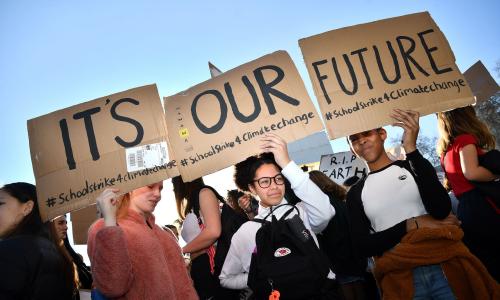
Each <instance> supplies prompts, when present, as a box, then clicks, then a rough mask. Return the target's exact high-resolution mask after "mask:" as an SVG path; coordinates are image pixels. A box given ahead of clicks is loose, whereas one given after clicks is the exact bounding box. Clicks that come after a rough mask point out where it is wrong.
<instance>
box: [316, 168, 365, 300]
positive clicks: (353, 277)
mask: <svg viewBox="0 0 500 300" xmlns="http://www.w3.org/2000/svg"><path fill="white" fill-rule="evenodd" d="M309 178H310V179H311V180H312V182H314V183H315V184H316V185H317V186H318V187H319V188H320V189H321V190H322V191H323V192H324V193H325V194H327V195H328V197H329V198H330V204H331V205H332V206H333V207H334V208H335V216H334V217H333V218H332V219H331V220H330V222H329V223H328V226H327V227H326V228H325V230H323V231H322V232H321V233H320V234H318V241H319V244H320V249H321V250H323V251H324V252H325V253H326V254H327V256H328V258H329V259H330V262H331V264H332V267H333V270H332V271H333V272H335V274H336V275H337V277H336V279H337V282H338V283H339V287H340V292H341V294H342V295H343V297H344V299H345V300H357V299H359V300H363V299H372V298H373V297H370V298H368V297H367V295H366V288H365V284H364V281H365V279H364V276H365V270H366V266H367V261H366V258H359V257H356V256H355V255H354V251H353V247H352V240H351V234H350V230H349V217H348V214H347V207H346V204H345V197H346V190H345V188H344V187H342V186H340V185H338V184H336V183H335V182H334V181H332V180H331V179H330V178H329V177H328V176H326V175H325V173H323V172H321V171H316V170H313V171H310V172H309Z"/></svg>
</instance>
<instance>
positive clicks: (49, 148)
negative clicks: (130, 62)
mask: <svg viewBox="0 0 500 300" xmlns="http://www.w3.org/2000/svg"><path fill="white" fill-rule="evenodd" d="M28 134H29V141H30V151H31V162H32V164H33V170H34V174H35V179H36V187H37V194H38V202H39V207H40V213H41V215H42V218H43V219H44V220H48V219H51V218H54V217H56V216H58V215H62V214H65V213H67V212H69V211H72V210H76V209H79V208H82V207H85V206H87V205H89V204H92V203H94V202H95V199H96V197H97V196H98V195H99V194H100V193H101V192H102V191H103V190H104V189H105V188H108V187H110V188H118V189H120V193H122V194H123V193H126V192H128V191H130V190H132V189H135V188H138V187H141V186H144V185H148V184H151V183H154V182H158V181H162V180H164V179H166V178H169V177H170V176H171V174H170V172H172V173H175V172H176V168H175V167H174V165H173V163H169V157H168V151H167V142H166V125H165V119H164V115H163V109H162V107H161V101H160V97H159V95H158V91H157V89H156V85H149V86H144V87H140V88H135V89H131V90H128V91H125V92H121V93H117V94H114V95H110V96H106V97H102V98H99V99H96V100H92V101H89V102H86V103H82V104H79V105H75V106H72V107H69V108H66V109H63V110H59V111H56V112H53V113H50V114H48V115H44V116H41V117H38V118H35V119H31V120H29V121H28ZM169 170H171V171H169Z"/></svg>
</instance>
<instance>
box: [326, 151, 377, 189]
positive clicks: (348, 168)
mask: <svg viewBox="0 0 500 300" xmlns="http://www.w3.org/2000/svg"><path fill="white" fill-rule="evenodd" d="M319 170H320V171H321V172H323V173H325V175H326V176H328V177H330V179H331V180H333V181H335V182H336V183H337V184H343V183H344V181H346V179H348V178H349V177H352V176H358V177H359V178H361V177H363V175H366V174H367V173H368V167H367V165H366V163H365V162H364V161H363V160H362V159H360V158H358V157H356V155H355V154H354V153H352V152H351V151H346V152H338V153H335V154H327V155H321V160H320V163H319Z"/></svg>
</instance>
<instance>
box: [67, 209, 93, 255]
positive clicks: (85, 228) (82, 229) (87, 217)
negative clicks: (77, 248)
mask: <svg viewBox="0 0 500 300" xmlns="http://www.w3.org/2000/svg"><path fill="white" fill-rule="evenodd" d="M97 219H98V217H97V207H96V205H91V206H88V207H85V208H84V209H80V210H77V211H74V212H72V213H71V227H72V229H73V243H74V244H75V245H86V244H87V237H88V232H89V228H90V226H91V225H92V224H93V223H94V222H95V221H96V220H97Z"/></svg>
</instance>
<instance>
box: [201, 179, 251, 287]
mask: <svg viewBox="0 0 500 300" xmlns="http://www.w3.org/2000/svg"><path fill="white" fill-rule="evenodd" d="M204 188H208V189H210V190H211V191H212V192H214V194H215V196H216V197H217V199H218V200H219V201H220V202H221V203H222V210H221V234H220V236H219V238H218V239H217V248H216V250H215V257H214V263H215V266H214V276H215V278H217V279H218V278H219V275H220V272H221V271H222V266H223V265H224V261H225V260H226V256H227V252H228V251H229V247H230V246H231V239H232V237H233V235H234V233H235V232H236V231H237V230H238V229H239V228H240V226H241V225H242V224H243V223H245V222H246V221H248V218H247V217H246V216H243V215H240V214H238V213H237V212H236V211H234V210H233V209H232V208H231V207H230V206H229V205H228V204H227V203H226V201H225V200H224V198H223V197H222V196H221V195H219V193H217V191H216V190H215V189H214V188H212V187H211V186H207V185H206V186H203V187H201V188H200V189H199V190H198V191H196V192H194V193H193V194H192V201H193V213H194V214H195V215H196V217H198V220H200V199H199V195H200V191H201V190H202V189H204ZM217 281H218V280H217Z"/></svg>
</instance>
